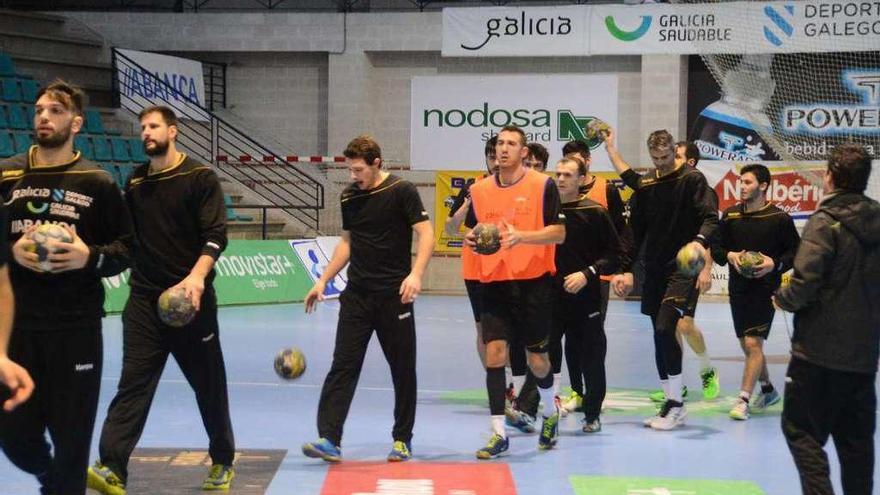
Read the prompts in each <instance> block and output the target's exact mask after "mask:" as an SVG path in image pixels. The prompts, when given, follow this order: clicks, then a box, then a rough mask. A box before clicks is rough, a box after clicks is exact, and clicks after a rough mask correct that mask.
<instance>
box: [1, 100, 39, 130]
mask: <svg viewBox="0 0 880 495" xmlns="http://www.w3.org/2000/svg"><path fill="white" fill-rule="evenodd" d="M6 111H7V112H8V113H7V117H9V127H10V128H12V129H16V130H20V131H25V130H29V129H33V121H28V119H27V117H26V116H25V112H24V109H22V107H21V106H19V105H9V106H7V107H6Z"/></svg>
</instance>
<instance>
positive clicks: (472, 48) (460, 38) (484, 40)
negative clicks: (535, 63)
mask: <svg viewBox="0 0 880 495" xmlns="http://www.w3.org/2000/svg"><path fill="white" fill-rule="evenodd" d="M588 12H589V10H588V9H586V8H584V7H582V6H561V7H523V8H506V7H486V8H449V9H443V56H444V57H487V56H492V57H531V56H542V55H543V56H566V55H569V56H577V55H585V54H586V53H587V52H588V49H587V48H588V47H587V42H588V41H589V36H588V35H587V27H588V26H587V13H588Z"/></svg>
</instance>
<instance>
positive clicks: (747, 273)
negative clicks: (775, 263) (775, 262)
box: [739, 251, 764, 278]
mask: <svg viewBox="0 0 880 495" xmlns="http://www.w3.org/2000/svg"><path fill="white" fill-rule="evenodd" d="M763 264H764V256H762V255H761V253H756V252H754V251H746V252H745V253H743V254H741V255H740V256H739V272H740V273H741V274H742V276H743V277H746V278H755V272H756V271H758V267H759V266H761V265H763Z"/></svg>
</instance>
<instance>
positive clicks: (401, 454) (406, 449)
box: [388, 440, 412, 462]
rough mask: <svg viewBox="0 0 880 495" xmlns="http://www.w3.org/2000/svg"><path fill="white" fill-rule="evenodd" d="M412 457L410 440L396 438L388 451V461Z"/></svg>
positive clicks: (399, 460)
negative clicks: (404, 440)
mask: <svg viewBox="0 0 880 495" xmlns="http://www.w3.org/2000/svg"><path fill="white" fill-rule="evenodd" d="M410 459H412V447H411V446H410V443H409V442H401V441H400V440H395V441H394V445H392V446H391V452H389V453H388V462H403V461H408V460H410Z"/></svg>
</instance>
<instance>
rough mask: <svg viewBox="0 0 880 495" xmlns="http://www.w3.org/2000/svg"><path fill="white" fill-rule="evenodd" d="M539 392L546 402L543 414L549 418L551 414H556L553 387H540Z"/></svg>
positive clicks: (542, 399) (542, 400)
mask: <svg viewBox="0 0 880 495" xmlns="http://www.w3.org/2000/svg"><path fill="white" fill-rule="evenodd" d="M538 392H539V393H540V394H541V402H543V403H544V413H543V416H544V417H545V418H549V417H550V416H552V415H554V414H556V401H555V400H553V387H552V386H551V387H547V388H541V387H538Z"/></svg>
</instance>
